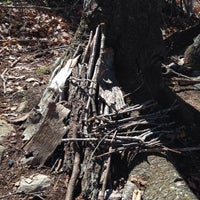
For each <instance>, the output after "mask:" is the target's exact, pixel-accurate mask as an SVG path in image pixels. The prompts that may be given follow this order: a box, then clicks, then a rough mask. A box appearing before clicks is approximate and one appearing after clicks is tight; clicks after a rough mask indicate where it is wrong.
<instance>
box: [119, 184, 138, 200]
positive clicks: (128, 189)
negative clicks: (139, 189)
mask: <svg viewBox="0 0 200 200" xmlns="http://www.w3.org/2000/svg"><path fill="white" fill-rule="evenodd" d="M135 189H136V186H135V184H134V183H132V182H131V181H129V180H128V181H127V182H126V184H125V186H124V189H123V194H122V197H123V200H128V199H132V195H133V191H134V190H135Z"/></svg>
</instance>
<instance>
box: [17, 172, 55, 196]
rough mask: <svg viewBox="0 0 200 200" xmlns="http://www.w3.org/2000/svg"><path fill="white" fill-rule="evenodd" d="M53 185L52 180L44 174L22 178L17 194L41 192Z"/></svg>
mask: <svg viewBox="0 0 200 200" xmlns="http://www.w3.org/2000/svg"><path fill="white" fill-rule="evenodd" d="M50 185H51V179H50V178H49V177H48V176H46V175H43V174H37V175H32V176H30V177H29V178H25V177H23V176H22V177H21V180H20V185H19V188H18V190H17V192H25V193H30V192H39V191H42V190H44V189H45V188H47V187H49V186H50Z"/></svg>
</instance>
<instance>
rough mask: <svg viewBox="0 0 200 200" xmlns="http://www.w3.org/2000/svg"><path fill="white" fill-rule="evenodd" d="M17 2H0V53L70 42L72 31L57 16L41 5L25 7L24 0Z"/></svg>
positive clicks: (43, 47)
mask: <svg viewBox="0 0 200 200" xmlns="http://www.w3.org/2000/svg"><path fill="white" fill-rule="evenodd" d="M1 6H2V7H1ZM5 6H9V7H5ZM20 6H21V7H20ZM20 6H19V5H17V6H16V7H15V5H13V4H9V5H7V4H6V5H5V4H4V5H3V4H0V46H1V50H0V51H1V53H6V52H7V53H11V52H24V51H29V52H30V51H33V50H35V49H38V48H41V49H45V48H49V47H52V46H55V45H56V46H60V45H68V44H70V40H71V38H72V37H73V33H72V32H71V31H70V27H69V25H68V23H67V22H66V21H65V20H64V19H63V18H62V17H61V16H55V15H53V14H52V13H51V12H50V11H49V10H45V9H42V8H41V9H38V8H37V7H35V8H29V6H28V5H27V4H24V5H22V4H20ZM26 6H27V8H26Z"/></svg>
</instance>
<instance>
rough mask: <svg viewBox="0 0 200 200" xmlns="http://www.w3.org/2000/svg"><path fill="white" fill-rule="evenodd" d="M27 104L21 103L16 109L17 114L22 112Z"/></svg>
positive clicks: (25, 102) (26, 102)
mask: <svg viewBox="0 0 200 200" xmlns="http://www.w3.org/2000/svg"><path fill="white" fill-rule="evenodd" d="M27 104H28V101H23V102H21V103H20V104H19V106H18V107H17V112H23V111H24V110H25V108H26V106H27Z"/></svg>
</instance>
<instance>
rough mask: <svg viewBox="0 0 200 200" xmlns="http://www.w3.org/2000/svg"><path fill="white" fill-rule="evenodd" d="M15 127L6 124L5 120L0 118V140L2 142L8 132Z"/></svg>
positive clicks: (12, 130)
mask: <svg viewBox="0 0 200 200" xmlns="http://www.w3.org/2000/svg"><path fill="white" fill-rule="evenodd" d="M14 131H15V129H14V128H13V126H12V125H11V124H8V123H7V122H6V121H5V120H3V119H0V142H2V141H3V140H4V139H5V138H6V137H7V136H8V135H9V134H10V133H12V132H14Z"/></svg>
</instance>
